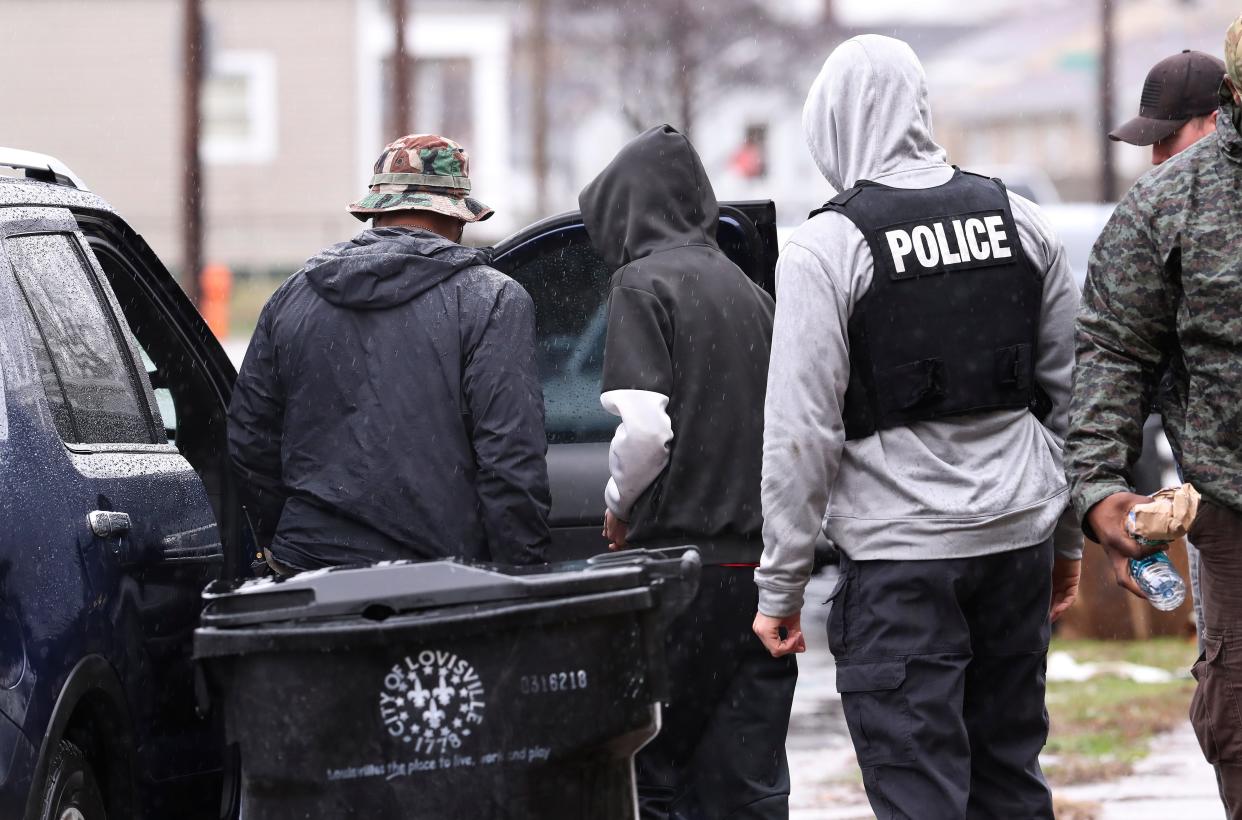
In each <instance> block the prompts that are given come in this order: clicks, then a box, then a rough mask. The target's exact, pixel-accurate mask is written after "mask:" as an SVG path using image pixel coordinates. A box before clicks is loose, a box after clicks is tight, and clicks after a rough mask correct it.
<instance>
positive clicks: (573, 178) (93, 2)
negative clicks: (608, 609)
mask: <svg viewBox="0 0 1242 820" xmlns="http://www.w3.org/2000/svg"><path fill="white" fill-rule="evenodd" d="M202 2H203V9H204V14H205V18H206V30H207V37H206V41H207V42H206V47H207V65H208V74H207V79H206V83H205V87H204V89H203V139H202V145H201V156H202V159H203V161H204V194H205V199H204V219H205V252H204V261H205V262H222V263H224V264H226V265H228V266H229V267H231V268H232V269H233V270H234V271H235V272H237V273H239V274H255V275H260V276H264V275H270V276H273V277H278V276H284V275H287V274H288V273H290V272H291V271H293V270H294V269H296V267H297V266H298V265H299V264H300V263H301V262H302V261H303V260H304V259H305V258H306V257H307V256H309V255H310V254H311V253H313V252H314V251H316V250H317V249H319V248H321V247H323V246H325V245H328V244H331V243H333V242H337V241H340V240H341V239H343V238H347V237H349V236H351V235H352V234H353V233H354V232H356V230H357V229H358V227H359V223H358V222H357V221H356V220H354V219H353V218H352V217H350V216H349V215H348V214H347V213H346V212H345V206H346V204H347V203H349V202H351V201H352V200H353V199H355V198H356V197H358V196H359V195H360V194H361V193H362V192H363V190H364V189H365V186H366V182H367V180H368V179H369V176H370V173H371V165H372V163H373V162H374V160H375V157H376V156H377V155H378V153H379V151H380V149H381V148H382V147H383V145H384V144H385V143H386V142H387V141H388V140H389V139H391V138H392V137H394V136H396V132H397V131H398V130H400V129H398V128H397V126H396V124H395V123H394V122H393V112H392V110H391V108H392V105H391V103H392V98H391V94H392V91H391V89H392V86H393V84H394V73H393V72H394V65H395V61H394V59H393V54H394V42H395V37H394V32H393V28H392V20H393V17H392V13H391V7H390V4H389V0H202ZM407 2H408V4H409V9H410V15H409V18H408V20H407V25H406V32H405V35H406V36H405V40H406V47H407V51H408V53H409V54H410V60H408V62H409V63H411V64H412V74H413V76H412V78H411V79H412V82H411V83H410V84H409V85H410V88H411V96H412V98H413V99H412V101H411V102H412V127H413V128H414V129H417V130H422V131H435V132H440V133H446V134H449V135H451V136H454V137H456V138H457V139H459V140H460V141H462V142H463V143H464V144H465V145H466V147H467V148H468V149H469V150H470V152H471V156H472V160H473V165H472V176H473V177H474V183H475V191H476V193H477V195H478V196H479V198H480V199H482V200H483V201H485V202H488V203H489V204H491V205H492V206H493V207H495V208H496V216H495V217H493V218H492V219H491V220H489V221H488V222H486V223H481V224H480V225H478V226H474V227H472V229H471V231H470V232H469V234H468V237H469V238H470V239H471V241H475V242H479V243H490V242H495V241H498V240H499V239H501V238H503V237H504V236H506V235H507V234H509V233H510V232H512V231H514V230H516V229H518V228H520V227H522V226H524V225H526V224H528V223H530V222H532V221H534V220H535V219H537V218H539V217H541V216H546V215H548V214H550V213H555V212H559V211H563V210H568V209H572V208H574V207H576V205H577V193H578V191H579V190H580V189H581V187H582V186H583V185H584V184H585V183H586V182H588V181H589V180H590V179H591V178H592V177H593V176H594V175H595V174H596V173H598V171H599V170H600V169H601V168H602V167H603V166H604V165H605V164H606V163H607V162H608V161H609V160H610V159H611V158H612V156H613V155H614V154H615V152H616V150H617V149H618V148H619V147H620V146H621V145H622V144H624V143H625V141H626V140H628V139H629V138H631V137H632V136H633V135H634V134H635V133H636V132H637V131H638V130H641V129H642V128H644V127H649V126H651V125H657V124H659V123H660V122H663V121H671V122H672V123H673V124H674V125H677V126H681V125H682V123H681V122H679V121H678V108H677V107H676V106H664V107H663V108H658V107H651V106H647V107H646V108H644V107H643V101H645V100H650V99H651V98H653V97H654V96H656V95H660V94H667V93H668V91H669V88H668V86H671V85H673V84H675V83H676V82H677V81H678V79H679V78H678V75H677V73H676V72H674V73H671V74H669V73H667V72H666V74H665V75H663V76H661V75H658V74H650V75H648V74H644V73H642V72H640V73H635V71H634V70H633V68H634V66H635V65H637V66H640V67H641V66H642V65H643V64H644V63H645V62H647V61H649V60H650V61H658V60H661V59H662V60H666V61H667V60H668V59H669V54H668V53H667V52H668V51H669V49H671V48H672V46H671V45H670V41H669V40H668V39H667V38H663V37H661V36H656V37H654V38H652V39H650V40H649V41H635V40H634V39H633V36H634V34H633V33H634V32H635V31H636V30H638V29H636V28H635V26H636V25H637V26H639V27H640V28H641V26H642V25H646V24H647V19H648V18H649V17H650V16H651V15H654V14H656V13H657V12H658V13H663V14H667V13H668V8H673V6H672V5H669V6H668V7H665V6H663V5H660V4H659V3H657V2H653V3H651V4H649V5H648V6H645V7H644V9H645V13H644V14H643V15H642V16H641V19H640V18H638V17H636V16H635V14H634V13H633V7H632V6H630V5H626V4H615V3H601V2H598V0H544V3H545V8H546V9H548V14H549V18H550V19H549V22H548V30H547V37H546V38H545V41H546V42H547V43H548V63H547V65H548V71H547V83H546V86H545V94H544V99H546V100H547V114H548V121H547V126H546V131H545V134H544V144H545V146H546V149H545V150H546V155H547V157H548V162H547V168H546V173H545V176H544V179H543V180H542V185H540V184H538V183H539V180H537V179H536V176H535V174H536V171H535V157H536V153H537V152H536V151H535V148H534V145H535V139H536V137H535V127H536V117H535V113H534V112H535V110H536V108H535V106H534V101H535V99H536V93H537V91H536V86H535V84H534V82H533V79H532V78H533V76H534V72H533V71H532V60H533V57H532V54H533V52H532V43H533V41H534V36H533V35H534V30H533V27H534V25H535V22H534V18H533V14H534V9H535V8H536V6H535V4H534V0H407ZM669 2H670V4H671V0H669ZM4 5H5V12H6V18H5V19H6V21H8V24H6V25H5V26H4V27H3V28H0V95H2V98H3V99H4V101H5V104H4V107H3V109H2V111H3V113H2V114H0V145H7V146H13V147H19V148H27V149H31V150H35V151H42V152H46V153H50V154H53V155H56V156H58V157H60V158H61V159H63V160H64V161H65V162H67V163H68V164H69V165H70V166H71V167H72V168H74V169H75V170H76V171H77V172H78V173H79V174H81V175H82V176H83V177H84V178H85V179H86V180H87V182H88V183H89V184H90V185H91V186H92V188H94V189H95V190H96V191H97V192H98V193H100V194H101V195H103V196H104V197H105V198H107V199H109V200H110V201H111V202H112V203H113V204H114V205H115V206H116V207H117V208H118V209H120V211H121V212H122V213H123V214H125V215H126V216H127V218H128V219H129V220H130V221H131V222H132V223H133V224H134V226H135V227H136V228H137V229H138V230H139V231H140V232H142V233H143V234H144V235H145V236H146V238H147V240H148V241H149V242H150V243H151V245H152V246H153V247H154V248H155V250H156V251H157V253H159V254H160V256H161V257H162V258H163V259H165V260H166V261H167V262H168V263H169V264H170V265H172V266H173V267H177V266H179V264H180V259H181V244H180V243H181V239H180V225H179V220H180V213H181V205H182V201H181V193H182V192H181V184H182V161H181V156H180V153H179V152H180V150H181V105H180V102H181V98H180V94H181V85H182V65H183V61H182V55H181V53H180V44H181V8H182V6H181V4H180V3H177V2H173V0H108V2H106V3H105V2H100V0H5V3H4ZM692 5H693V4H692ZM859 5H860V4H859V3H858V2H855V0H834V2H830V0H790V2H787V3H782V4H771V3H765V2H764V0H720V2H719V3H718V4H712V5H711V6H699V5H695V6H694V8H696V9H697V11H696V12H695V13H696V14H697V15H699V17H698V18H697V22H696V23H695V24H694V25H695V26H699V27H704V26H715V27H717V29H716V30H715V32H714V33H713V32H706V33H702V32H699V33H700V34H703V36H706V37H707V41H706V42H708V44H709V45H711V44H712V43H720V44H721V47H720V48H719V49H715V50H712V49H711V48H708V49H706V50H700V64H699V65H697V67H696V73H695V75H694V78H693V80H692V82H690V83H689V88H690V91H691V95H692V99H693V102H694V105H693V123H692V129H691V136H692V138H693V139H694V142H695V145H696V146H697V148H698V149H699V152H700V154H701V155H702V157H703V160H704V163H705V165H706V166H707V170H708V172H709V174H710V175H711V177H712V180H713V183H714V184H715V187H716V190H717V193H718V195H719V196H720V198H722V199H759V198H770V199H773V200H775V201H776V202H777V208H778V219H779V220H780V222H781V223H782V224H783V225H789V226H792V225H797V224H799V223H800V222H801V221H802V220H803V219H804V218H805V216H806V214H807V212H808V211H810V210H811V209H813V208H815V207H818V206H819V205H820V204H822V203H823V202H824V200H825V199H827V198H829V197H830V196H831V195H832V194H833V192H832V191H831V190H830V189H829V187H828V184H827V183H826V182H825V181H824V180H823V178H822V177H821V175H820V174H819V172H818V170H817V168H816V167H815V164H814V162H813V161H812V159H811V157H810V156H809V154H808V151H807V148H806V144H805V140H804V137H803V132H802V125H801V109H802V103H803V100H804V98H805V94H806V90H807V88H808V87H809V85H810V83H811V80H812V79H813V78H814V76H815V74H816V73H817V72H818V70H819V68H820V65H821V64H822V62H823V59H824V58H825V57H826V56H827V54H828V53H829V52H830V51H831V49H832V48H833V47H834V46H835V45H836V43H837V42H839V41H840V40H841V39H843V38H844V37H847V36H849V35H851V34H853V33H858V32H859V31H860V30H861V29H859V28H851V27H850V23H851V19H850V18H849V16H848V15H845V14H844V10H847V9H849V8H854V7H858V6H859ZM866 5H867V6H868V13H869V14H870V16H867V17H865V18H859V19H865V20H866V21H867V23H866V29H867V30H872V31H878V32H881V33H885V34H892V35H895V36H899V37H902V38H903V39H906V40H907V41H909V42H910V43H911V44H912V45H913V46H914V48H915V50H916V51H917V52H918V53H919V55H920V57H921V58H922V59H923V61H924V63H925V64H926V66H927V70H928V76H929V83H930V86H931V92H932V99H933V105H934V111H935V117H936V126H937V129H936V130H937V135H938V137H939V138H940V139H941V141H942V142H943V143H944V144H945V146H946V148H948V149H949V152H950V158H951V160H952V161H954V162H956V163H958V164H961V165H963V166H966V167H974V168H980V169H982V170H988V169H989V168H995V167H997V166H1007V167H1008V169H1013V168H1014V166H1018V171H1017V173H1019V175H1021V174H1028V175H1029V176H1031V177H1032V178H1036V177H1039V176H1040V175H1041V174H1043V175H1046V177H1050V178H1051V181H1052V182H1053V183H1055V186H1056V188H1057V189H1059V191H1060V198H1064V199H1071V200H1072V199H1093V198H1094V197H1095V195H1096V185H1097V182H1096V177H1097V176H1098V171H1097V169H1098V167H1099V139H1100V136H1099V135H1100V131H1101V130H1104V129H1107V128H1109V127H1112V125H1115V124H1116V123H1118V122H1120V121H1121V120H1123V119H1125V118H1127V117H1129V116H1130V115H1131V114H1132V113H1133V111H1134V109H1135V108H1136V106H1137V99H1138V93H1139V88H1140V86H1141V84H1142V81H1143V77H1144V76H1145V74H1146V71H1147V68H1148V67H1150V65H1151V64H1152V63H1154V62H1155V61H1156V60H1158V59H1159V58H1161V57H1163V56H1166V55H1167V54H1171V53H1173V52H1175V51H1177V50H1178V49H1180V48H1183V47H1190V48H1201V49H1203V50H1206V51H1209V52H1212V53H1217V52H1218V51H1219V50H1220V40H1221V37H1222V32H1223V28H1224V25H1225V23H1226V22H1227V20H1228V19H1230V16H1231V15H1232V14H1236V8H1234V5H1235V4H1234V3H1231V2H1229V0H1194V2H1184V0H1132V2H1129V3H1125V4H1119V5H1118V9H1117V21H1118V22H1117V53H1118V66H1117V71H1116V78H1117V85H1118V93H1117V94H1116V95H1115V97H1114V103H1113V104H1114V111H1113V113H1112V114H1111V116H1110V117H1108V118H1107V120H1108V121H1107V122H1103V121H1101V119H1100V117H1099V115H1098V112H1097V100H1096V92H1095V82H1096V80H1095V77H1096V65H1095V62H1094V60H1095V58H1094V54H1095V49H1096V47H1097V41H1098V34H1097V29H1096V26H1097V25H1098V21H1097V19H1096V15H1095V12H1094V9H1095V5H1094V4H1082V3H1076V2H1073V0H1038V2H1019V0H1003V2H1002V0H996V2H992V0H989V2H988V3H986V4H983V5H986V6H987V8H988V9H991V13H990V14H989V15H988V16H976V15H971V16H969V19H966V16H965V15H964V14H945V15H941V16H940V17H939V18H937V17H936V16H935V15H932V16H929V17H928V18H927V19H918V20H912V19H908V18H909V15H908V14H905V13H904V12H903V11H902V9H903V8H904V7H902V6H900V5H899V4H895V3H892V2H889V3H887V4H886V3H884V2H878V0H877V2H874V3H869V4H866ZM976 5H980V4H979V3H976ZM871 7H874V8H871ZM980 7H981V8H982V5H980ZM756 8H759V9H761V10H762V11H763V12H764V14H766V15H767V22H765V23H764V24H763V26H760V25H758V24H756V23H755V22H754V21H755V20H759V19H761V17H760V16H759V15H756V14H755V13H754V10H755V9H756ZM885 8H887V9H888V11H887V12H884V9H885ZM834 9H838V10H842V11H843V13H842V15H841V17H840V19H838V17H837V16H836V11H834ZM726 11H728V12H730V13H726ZM1001 11H1004V12H1005V13H1000V12H1001ZM854 13H855V14H857V9H856V8H855V12H854ZM884 14H887V16H884ZM877 15H879V16H877ZM748 20H749V21H751V22H749V23H748V22H747V21H748ZM14 21H16V22H14ZM748 26H749V28H748ZM722 32H723V33H724V34H722ZM640 33H641V32H640ZM672 33H674V34H675V33H676V30H675V29H674V30H672ZM647 34H648V35H649V34H650V31H648V32H647ZM658 34H659V32H658V31H657V35H658ZM713 37H714V38H715V39H712V38H713ZM53 41H54V43H55V47H54V49H53V48H52V47H51V46H49V42H53ZM50 55H51V56H50ZM674 56H675V55H674ZM635 60H637V62H635ZM627 61H628V62H627ZM1116 150H1117V157H1118V160H1119V162H1118V168H1119V182H1120V188H1119V190H1124V186H1125V185H1126V184H1128V183H1129V182H1130V181H1132V180H1133V179H1134V178H1136V177H1137V176H1138V175H1139V174H1140V173H1141V172H1142V171H1143V170H1145V168H1146V166H1147V161H1148V160H1147V152H1145V151H1142V150H1140V149H1136V148H1131V147H1128V146H1124V145H1121V146H1118V147H1117V149H1116ZM1008 174H1009V170H1007V171H1006V175H1008ZM539 190H542V191H543V196H542V198H541V201H539V202H537V198H538V197H537V193H536V192H537V191H539ZM1049 196H1050V197H1052V198H1055V197H1056V196H1057V195H1056V194H1055V193H1052V194H1050V195H1049Z"/></svg>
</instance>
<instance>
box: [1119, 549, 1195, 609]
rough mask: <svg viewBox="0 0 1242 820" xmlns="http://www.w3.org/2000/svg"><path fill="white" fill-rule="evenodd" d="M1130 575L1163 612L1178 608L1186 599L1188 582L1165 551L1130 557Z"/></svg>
mask: <svg viewBox="0 0 1242 820" xmlns="http://www.w3.org/2000/svg"><path fill="white" fill-rule="evenodd" d="M1130 577H1131V578H1133V579H1134V582H1135V583H1136V584H1138V585H1139V589H1141V590H1143V594H1144V595H1146V596H1147V600H1149V601H1151V605H1152V606H1154V607H1155V608H1156V609H1159V610H1160V611H1161V612H1168V611H1169V610H1171V609H1177V608H1178V607H1179V606H1181V605H1182V601H1184V600H1186V582H1185V581H1183V580H1182V576H1180V575H1178V574H1177V570H1175V569H1174V568H1173V565H1172V564H1170V563H1169V556H1167V555H1165V554H1164V553H1163V552H1157V553H1153V554H1152V555H1149V556H1147V557H1146V558H1139V559H1138V560H1135V559H1133V558H1131V559H1130Z"/></svg>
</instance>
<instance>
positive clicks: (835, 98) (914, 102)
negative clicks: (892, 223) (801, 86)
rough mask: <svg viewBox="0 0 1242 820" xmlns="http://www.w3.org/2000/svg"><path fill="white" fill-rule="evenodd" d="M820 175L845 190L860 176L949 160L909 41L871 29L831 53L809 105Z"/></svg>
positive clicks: (806, 126)
mask: <svg viewBox="0 0 1242 820" xmlns="http://www.w3.org/2000/svg"><path fill="white" fill-rule="evenodd" d="M802 129H803V131H804V132H805V133H806V141H807V145H808V146H809V147H810V149H811V156H812V157H813V158H814V159H815V164H816V165H818V166H819V170H820V172H822V173H823V175H824V177H825V178H826V179H827V180H828V182H829V184H831V185H832V187H833V188H835V189H837V190H838V191H845V190H847V189H849V188H852V187H854V185H855V184H857V182H858V181H859V180H862V179H869V180H878V179H879V178H881V177H884V176H886V175H889V174H894V173H898V172H901V171H910V170H916V169H918V168H927V167H933V166H936V165H943V164H945V162H946V155H945V152H944V149H943V148H941V147H940V146H939V145H937V144H936V141H935V140H934V139H932V126H931V108H930V106H929V104H928V101H927V77H926V75H924V73H923V66H922V65H921V64H920V63H919V59H918V57H916V56H915V54H914V51H913V50H912V49H911V48H910V46H908V45H907V44H906V43H904V42H902V41H901V40H894V39H893V38H891V37H881V36H879V35H875V34H865V35H862V36H860V37H853V38H851V39H849V40H846V41H845V42H844V43H842V44H841V45H839V46H837V48H836V49H835V50H833V52H832V54H830V55H828V59H827V60H825V61H824V67H823V68H822V69H820V72H819V76H818V77H816V78H815V82H814V83H813V84H812V85H811V91H810V93H809V94H808V95H807V98H806V105H805V106H803V109H802Z"/></svg>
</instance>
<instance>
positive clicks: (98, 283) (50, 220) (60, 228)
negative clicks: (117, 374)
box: [0, 209, 178, 455]
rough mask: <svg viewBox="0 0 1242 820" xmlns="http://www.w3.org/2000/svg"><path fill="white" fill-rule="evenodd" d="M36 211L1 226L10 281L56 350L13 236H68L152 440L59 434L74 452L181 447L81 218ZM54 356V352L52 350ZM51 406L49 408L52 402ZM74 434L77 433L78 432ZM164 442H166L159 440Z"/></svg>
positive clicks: (163, 450)
mask: <svg viewBox="0 0 1242 820" xmlns="http://www.w3.org/2000/svg"><path fill="white" fill-rule="evenodd" d="M36 213H37V215H35V216H34V218H31V219H21V220H16V221H13V222H10V223H8V224H6V225H3V226H2V229H0V243H3V245H4V251H3V254H0V260H3V262H4V264H7V266H8V269H9V276H10V281H11V282H12V283H13V285H14V294H13V295H14V297H15V298H17V299H21V300H22V302H23V304H24V305H25V308H26V310H27V312H28V313H29V318H30V320H31V321H33V323H34V327H35V331H36V332H37V333H38V334H39V336H40V338H41V339H42V340H43V343H44V345H45V346H46V347H47V348H48V350H49V351H50V350H51V347H50V346H49V345H48V342H47V336H46V334H45V333H44V331H43V328H42V327H41V325H40V323H39V321H38V317H37V316H36V315H35V311H34V307H33V305H32V304H31V301H30V296H29V294H28V293H27V292H26V287H25V286H24V285H23V284H22V281H21V277H20V276H19V275H18V273H17V270H16V267H15V260H14V259H13V252H12V248H11V245H10V244H9V241H10V240H13V239H20V238H22V237H27V236H48V235H53V236H54V235H65V236H67V238H68V239H69V244H70V247H72V248H73V249H74V253H75V254H76V255H77V257H78V261H79V263H80V264H81V267H82V270H83V273H84V275H85V276H86V281H87V284H88V286H89V288H90V289H91V291H92V292H93V293H94V296H95V299H96V303H97V304H98V305H99V308H100V310H101V311H102V312H103V314H104V321H105V322H107V323H108V325H109V330H108V332H109V333H111V335H112V338H113V340H114V342H115V343H116V345H117V350H118V352H119V353H120V354H121V360H122V367H124V368H125V370H126V372H127V373H128V378H129V383H130V388H131V390H133V391H134V393H135V396H136V397H137V399H138V405H139V411H140V412H141V414H142V416H143V421H144V423H145V426H146V429H147V435H148V438H149V441H147V442H97V443H88V442H77V441H65V440H64V439H63V438H62V437H61V435H60V431H59V430H55V434H56V438H57V440H58V441H60V442H61V444H62V445H63V446H64V448H65V449H66V450H68V451H69V452H71V453H78V454H82V455H89V454H92V453H176V452H178V451H177V448H176V447H174V446H171V445H169V444H168V443H167V442H166V440H165V439H164V436H163V429H162V425H163V422H162V420H160V421H159V422H158V423H157V412H158V411H157V408H156V407H155V404H154V402H155V397H154V393H153V392H152V390H151V387H150V383H149V381H147V380H146V379H145V376H146V370H145V368H141V369H140V367H141V358H140V356H139V354H138V352H137V350H136V349H135V347H134V345H133V344H132V340H131V338H130V335H129V333H127V332H126V331H127V326H126V325H124V324H122V322H123V319H122V317H121V314H120V312H119V310H118V306H117V304H116V298H115V296H114V295H113V294H112V292H111V290H110V289H109V288H108V287H107V286H106V282H105V281H104V280H103V278H102V277H103V273H102V271H101V270H100V268H99V263H98V260H96V259H95V257H94V254H93V252H92V251H91V249H90V247H89V245H88V244H87V243H86V238H85V237H84V236H83V234H82V232H81V231H80V230H79V229H78V226H77V223H76V222H75V221H74V220H73V219H72V218H71V217H70V216H69V215H68V213H67V212H63V213H62V212H60V211H58V210H52V209H49V210H47V211H44V212H42V213H38V212H36ZM29 355H30V357H31V358H32V359H33V358H34V351H33V350H30V351H29ZM49 358H50V356H49ZM34 364H35V370H36V372H38V371H39V368H38V363H37V362H35V363H34ZM52 366H53V368H54V370H56V380H57V383H58V386H59V387H60V390H61V394H62V396H63V397H64V400H65V402H66V406H67V407H68V408H69V414H70V419H71V424H72V426H73V430H74V432H75V433H77V432H78V427H77V422H76V418H75V417H74V412H73V405H72V402H71V401H70V399H69V395H68V394H67V393H66V392H65V389H64V382H63V380H62V379H61V377H60V373H59V370H58V369H56V366H55V363H54V360H53V363H52ZM40 395H41V399H42V401H44V402H48V401H49V399H48V398H47V395H46V391H44V392H43V393H41V394H40ZM49 412H50V408H49ZM75 437H77V436H76V435H75ZM160 442H163V443H160Z"/></svg>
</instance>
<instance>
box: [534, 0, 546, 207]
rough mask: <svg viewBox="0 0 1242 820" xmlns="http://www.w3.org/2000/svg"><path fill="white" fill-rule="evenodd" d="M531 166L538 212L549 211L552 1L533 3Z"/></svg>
mask: <svg viewBox="0 0 1242 820" xmlns="http://www.w3.org/2000/svg"><path fill="white" fill-rule="evenodd" d="M530 50H531V96H532V97H533V98H534V99H533V100H532V102H533V103H534V108H533V110H532V112H531V143H532V151H531V166H532V170H533V172H534V175H535V212H536V213H537V214H538V215H539V216H541V217H542V216H543V215H544V214H546V213H547V208H548V0H531V34H530Z"/></svg>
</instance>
